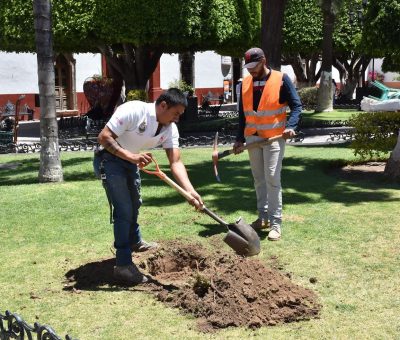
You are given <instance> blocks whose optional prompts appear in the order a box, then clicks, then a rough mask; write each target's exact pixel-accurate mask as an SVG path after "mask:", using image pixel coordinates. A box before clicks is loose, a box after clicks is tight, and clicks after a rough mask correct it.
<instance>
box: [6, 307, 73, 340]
mask: <svg viewBox="0 0 400 340" xmlns="http://www.w3.org/2000/svg"><path fill="white" fill-rule="evenodd" d="M33 338H36V339H37V340H62V338H61V337H59V336H58V335H57V334H56V333H55V331H54V329H53V328H51V327H50V326H46V325H41V324H39V323H37V322H35V323H34V325H33V326H31V325H29V324H28V323H27V322H26V321H24V320H23V319H22V317H21V316H20V315H19V314H16V313H11V312H9V311H6V312H5V314H4V315H3V314H2V313H0V340H9V339H21V340H22V339H30V340H32V339H33ZM65 339H66V340H77V339H73V338H71V337H70V336H69V335H68V334H67V335H66V336H65Z"/></svg>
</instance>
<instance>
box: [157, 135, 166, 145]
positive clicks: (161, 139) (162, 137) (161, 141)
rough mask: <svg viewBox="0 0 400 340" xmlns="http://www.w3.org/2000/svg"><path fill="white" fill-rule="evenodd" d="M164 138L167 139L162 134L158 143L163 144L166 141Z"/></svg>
mask: <svg viewBox="0 0 400 340" xmlns="http://www.w3.org/2000/svg"><path fill="white" fill-rule="evenodd" d="M164 139H165V138H164V136H161V138H160V139H159V140H158V143H159V144H162V143H163V142H164Z"/></svg>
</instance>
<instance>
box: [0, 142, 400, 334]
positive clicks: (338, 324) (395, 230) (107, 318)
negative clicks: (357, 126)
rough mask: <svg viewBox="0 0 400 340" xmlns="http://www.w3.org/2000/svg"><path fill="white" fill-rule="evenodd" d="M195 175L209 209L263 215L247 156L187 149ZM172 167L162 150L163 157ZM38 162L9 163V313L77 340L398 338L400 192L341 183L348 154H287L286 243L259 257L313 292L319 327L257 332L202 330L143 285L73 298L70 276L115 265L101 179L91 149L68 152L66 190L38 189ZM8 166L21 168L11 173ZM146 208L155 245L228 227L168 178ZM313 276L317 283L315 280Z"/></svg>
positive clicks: (0, 159)
mask: <svg viewBox="0 0 400 340" xmlns="http://www.w3.org/2000/svg"><path fill="white" fill-rule="evenodd" d="M182 153H183V159H184V162H185V163H186V164H187V168H188V171H189V175H190V177H191V178H192V182H193V183H194V185H195V187H196V188H197V189H198V191H199V192H200V193H201V194H202V196H203V199H204V201H205V203H206V205H207V206H208V207H209V208H210V209H211V210H213V211H215V212H217V213H218V214H219V215H221V216H222V217H223V218H224V219H226V220H228V221H233V220H235V218H236V217H238V216H243V217H244V218H245V219H246V220H248V221H251V220H253V219H254V218H255V217H256V211H255V193H254V189H253V186H252V178H251V174H250V168H249V165H248V158H247V154H245V153H243V154H241V155H238V156H230V157H228V158H226V159H224V160H221V161H220V164H219V172H220V176H221V179H222V183H217V182H215V179H214V178H213V173H212V166H211V149H210V148H196V149H183V150H182ZM154 155H155V157H156V158H157V160H158V161H159V163H160V166H161V168H162V169H164V170H167V161H166V157H165V154H164V152H163V151H155V152H154ZM38 157H39V156H38V155H36V154H30V155H1V156H0V163H1V164H3V166H2V168H0V197H1V210H0V233H1V238H0V249H1V254H2V261H1V262H0V273H1V278H0V283H1V285H0V287H1V292H0V312H1V313H4V311H5V310H10V311H13V312H17V313H19V314H20V315H21V316H22V317H23V318H24V320H26V321H27V322H28V323H31V324H33V322H36V321H37V322H39V323H41V324H48V325H51V326H52V327H53V328H54V329H55V330H56V332H57V333H58V334H59V335H62V336H63V335H64V334H66V333H69V334H70V335H72V336H74V337H77V338H79V339H81V340H82V339H205V338H207V339H247V338H249V337H254V338H258V339H399V338H400V318H399V315H400V290H399V287H400V274H399V273H400V271H399V264H400V215H399V213H398V208H399V202H400V190H399V189H400V187H399V185H398V184H390V183H385V182H372V181H362V180H360V181H350V180H345V179H341V178H339V177H335V176H333V175H331V174H330V173H329V172H328V171H327V169H329V167H331V166H332V164H340V163H345V162H348V161H351V160H354V157H353V155H352V151H351V150H350V149H347V148H343V147H341V148H338V147H294V146H288V148H287V152H286V157H285V160H284V169H283V173H282V176H283V186H284V194H283V195H284V196H283V198H284V225H283V239H282V240H281V241H279V242H269V241H267V240H266V239H265V238H263V239H262V242H261V244H262V251H261V253H260V254H259V255H258V258H259V259H261V260H262V261H264V262H265V264H267V265H268V264H269V263H271V261H276V260H275V259H274V260H272V259H271V257H274V258H277V261H278V262H279V263H280V264H281V266H282V268H283V270H284V271H285V272H289V273H291V275H292V280H293V281H294V282H295V283H297V284H300V285H302V286H305V287H307V288H310V289H312V290H314V291H315V292H316V293H317V295H318V296H319V299H320V303H321V304H322V306H323V308H322V312H321V315H320V318H319V319H314V320H310V321H303V322H297V323H291V324H283V325H278V326H274V327H263V328H261V329H258V330H254V331H252V330H248V329H242V328H239V329H226V330H222V331H219V332H217V333H215V334H207V335H205V334H202V333H199V332H198V331H197V330H196V321H195V320H194V319H193V318H192V317H190V316H187V315H183V314H182V313H181V312H180V311H179V310H176V309H171V308H167V307H165V306H164V305H163V304H162V303H160V302H158V301H157V300H156V299H155V298H154V297H153V296H152V295H149V294H146V293H144V292H141V291H140V290H139V289H137V288H115V287H108V286H105V287H104V288H99V289H96V290H82V291H78V292H71V291H67V290H63V288H64V284H65V283H66V282H65V274H66V273H67V272H68V271H69V270H71V269H75V268H77V267H79V266H82V265H84V264H86V263H90V262H95V261H99V260H101V259H104V258H111V257H112V254H111V252H110V246H111V244H112V240H113V236H112V229H111V227H110V225H109V223H108V220H109V210H108V205H107V201H106V198H105V195H104V192H103V189H102V186H101V183H100V182H99V181H98V180H96V179H95V178H94V175H93V174H92V165H91V159H92V155H91V153H89V152H74V153H72V152H65V153H63V154H62V162H63V169H64V178H65V181H64V183H61V184H37V173H38V167H39V159H38ZM4 164H9V165H15V167H16V168H15V169H5V168H4ZM142 177H143V183H142V184H143V192H142V194H143V201H144V205H143V207H142V209H141V212H140V223H141V225H142V233H143V235H144V238H145V239H147V240H159V241H162V240H168V239H174V238H185V239H186V240H187V242H190V241H193V242H195V241H198V242H203V243H205V244H206V243H208V237H210V236H214V237H218V236H220V237H221V238H222V237H223V235H224V234H225V229H224V228H223V227H220V226H218V225H216V223H215V222H214V221H213V220H211V219H210V218H209V217H208V216H206V215H205V214H201V213H199V212H196V211H194V210H193V208H192V207H190V206H189V205H188V204H187V203H186V202H185V201H184V199H183V198H182V197H181V196H180V195H179V194H178V193H176V192H175V191H174V190H173V189H171V188H170V187H168V186H167V185H166V184H165V183H164V182H162V181H161V180H159V179H157V178H156V177H154V176H150V175H147V174H143V175H142ZM310 278H316V280H317V281H316V283H314V284H313V283H311V282H310Z"/></svg>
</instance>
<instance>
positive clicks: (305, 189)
mask: <svg viewBox="0 0 400 340" xmlns="http://www.w3.org/2000/svg"><path fill="white" fill-rule="evenodd" d="M343 164H345V163H344V162H343V161H335V160H324V159H310V158H299V157H293V156H292V157H288V158H285V159H284V165H283V171H282V185H283V189H284V192H283V201H284V204H304V203H320V202H323V201H327V202H335V203H343V204H345V205H354V204H359V203H361V202H382V201H386V202H390V201H399V199H398V198H395V197H393V195H392V194H391V193H390V192H387V191H386V189H394V188H398V187H399V186H398V184H393V183H387V182H385V181H384V180H383V176H382V177H381V178H379V179H376V180H375V181H371V180H366V179H362V178H361V179H359V180H358V179H357V180H355V179H348V178H338V177H337V176H335V175H332V174H331V173H330V169H332V168H335V167H336V168H337V167H340V166H341V165H343ZM218 167H219V174H220V177H221V179H222V182H221V183H217V182H216V180H215V178H214V176H213V172H212V167H211V162H210V163H209V164H207V166H205V165H203V164H193V165H189V166H187V169H188V173H189V176H190V178H191V180H192V183H193V185H194V187H195V188H196V190H197V191H198V192H199V193H200V194H201V195H202V196H204V197H206V196H210V197H212V198H211V199H208V201H206V202H204V203H205V204H206V206H207V207H208V208H209V209H211V210H213V211H215V212H217V213H218V214H221V215H222V217H223V215H224V214H225V215H230V214H233V213H234V212H235V211H239V210H240V211H243V210H245V211H255V210H256V208H255V207H256V197H255V191H254V186H253V178H252V175H251V171H250V167H249V163H248V161H247V160H243V161H220V164H219V166H218ZM142 178H143V190H144V192H145V190H146V186H153V187H158V186H166V184H165V183H164V182H163V181H162V180H160V179H158V178H156V177H154V176H149V175H144V174H142ZM288 191H289V192H288ZM155 192H157V190H156V191H155ZM182 200H183V197H181V196H180V195H176V194H174V193H171V194H170V195H168V196H166V195H163V196H160V197H155V196H152V197H146V198H145V200H144V204H145V205H148V206H159V207H160V206H164V207H165V206H167V207H168V206H171V205H175V204H177V203H179V202H182Z"/></svg>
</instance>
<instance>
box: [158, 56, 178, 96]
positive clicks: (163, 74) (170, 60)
mask: <svg viewBox="0 0 400 340" xmlns="http://www.w3.org/2000/svg"><path fill="white" fill-rule="evenodd" d="M179 77H180V71H179V60H178V54H166V53H164V54H163V55H162V56H161V59H160V87H161V88H162V89H168V88H169V87H170V83H172V82H175V81H176V80H179Z"/></svg>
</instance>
